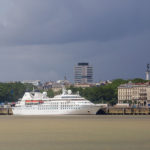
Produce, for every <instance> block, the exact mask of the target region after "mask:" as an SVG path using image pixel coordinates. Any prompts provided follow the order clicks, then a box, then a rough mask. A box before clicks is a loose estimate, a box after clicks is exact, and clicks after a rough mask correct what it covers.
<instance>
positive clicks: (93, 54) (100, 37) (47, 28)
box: [0, 0, 150, 81]
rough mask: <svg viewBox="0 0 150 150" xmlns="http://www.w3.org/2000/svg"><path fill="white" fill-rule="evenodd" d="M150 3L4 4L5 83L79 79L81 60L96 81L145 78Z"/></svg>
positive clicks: (58, 0) (0, 55) (69, 0)
mask: <svg viewBox="0 0 150 150" xmlns="http://www.w3.org/2000/svg"><path fill="white" fill-rule="evenodd" d="M149 6H150V1H149V0H143V1H141V0H113V1H112V0H93V1H92V0H76V1H73V0H44V1H41V0H1V1H0V62H1V63H0V67H1V80H23V79H41V80H57V79H62V78H63V76H64V75H65V74H66V75H67V76H68V78H69V79H71V80H72V79H73V66H74V65H75V64H76V63H77V62H79V61H87V62H90V63H91V64H92V65H93V66H94V68H95V69H94V72H95V80H96V81H98V80H100V79H113V78H117V77H122V78H132V77H144V75H143V74H144V71H145V70H144V67H145V65H146V63H148V62H150V58H149V55H150V51H149V47H150V44H149V39H150V19H149V18H150V9H149Z"/></svg>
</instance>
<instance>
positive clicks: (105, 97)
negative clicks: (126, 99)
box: [70, 78, 147, 105]
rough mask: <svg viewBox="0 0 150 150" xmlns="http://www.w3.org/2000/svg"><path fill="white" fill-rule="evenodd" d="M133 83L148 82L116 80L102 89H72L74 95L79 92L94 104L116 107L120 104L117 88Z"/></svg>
mask: <svg viewBox="0 0 150 150" xmlns="http://www.w3.org/2000/svg"><path fill="white" fill-rule="evenodd" d="M130 81H131V82H132V83H145V82H147V81H146V80H143V79H140V78H136V79H130V80H123V79H116V80H113V81H112V83H111V84H107V85H102V86H100V87H89V88H85V89H83V88H75V87H73V86H71V87H70V89H71V90H72V92H73V93H76V92H77V91H79V93H80V95H81V96H83V97H85V98H86V99H88V100H90V101H92V102H93V103H108V104H111V105H114V104H116V103H117V102H118V100H117V97H118V89H117V87H118V86H119V85H121V84H125V83H128V82H130Z"/></svg>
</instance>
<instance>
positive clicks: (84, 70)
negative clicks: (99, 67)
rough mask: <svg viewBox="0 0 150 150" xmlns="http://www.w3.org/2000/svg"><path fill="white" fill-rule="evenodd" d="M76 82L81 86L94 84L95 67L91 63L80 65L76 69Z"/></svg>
mask: <svg viewBox="0 0 150 150" xmlns="http://www.w3.org/2000/svg"><path fill="white" fill-rule="evenodd" d="M74 82H75V83H81V84H85V83H92V82H93V67H92V66H90V65H89V63H78V64H77V65H76V66H75V67H74Z"/></svg>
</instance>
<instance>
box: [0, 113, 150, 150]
mask: <svg viewBox="0 0 150 150" xmlns="http://www.w3.org/2000/svg"><path fill="white" fill-rule="evenodd" d="M0 150H150V116H101V115H91V116H88V115H85V116H82V115H79V116H72V115H70V116H0Z"/></svg>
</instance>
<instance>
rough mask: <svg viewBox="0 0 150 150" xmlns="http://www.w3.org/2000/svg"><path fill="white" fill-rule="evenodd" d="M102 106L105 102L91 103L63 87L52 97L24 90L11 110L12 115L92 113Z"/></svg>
mask: <svg viewBox="0 0 150 150" xmlns="http://www.w3.org/2000/svg"><path fill="white" fill-rule="evenodd" d="M103 107H106V104H93V103H92V102H90V101H89V100H86V99H85V98H83V97H81V96H80V95H79V93H77V94H72V91H71V90H66V89H65V88H63V90H62V94H60V95H57V96H55V97H54V98H49V97H48V96H47V93H46V92H43V93H40V92H25V94H24V96H23V97H22V98H21V99H20V100H19V101H18V102H17V104H16V105H15V107H13V108H12V111H13V114H14V115H94V114H96V113H97V112H98V111H99V110H100V109H101V108H103Z"/></svg>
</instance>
